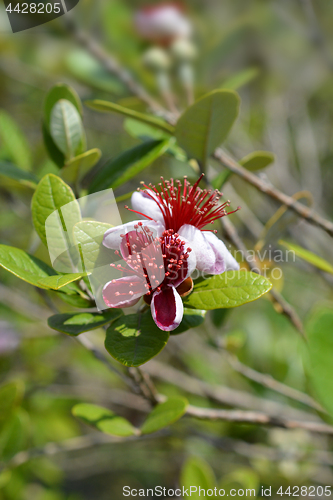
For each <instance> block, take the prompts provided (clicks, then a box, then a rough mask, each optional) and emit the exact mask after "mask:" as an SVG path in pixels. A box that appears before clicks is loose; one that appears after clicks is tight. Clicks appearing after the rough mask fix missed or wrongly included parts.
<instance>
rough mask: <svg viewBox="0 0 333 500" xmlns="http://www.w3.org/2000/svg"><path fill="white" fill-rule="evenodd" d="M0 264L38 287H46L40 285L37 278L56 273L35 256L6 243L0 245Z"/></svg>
mask: <svg viewBox="0 0 333 500" xmlns="http://www.w3.org/2000/svg"><path fill="white" fill-rule="evenodd" d="M0 266H1V267H3V268H4V269H6V270H7V271H9V272H10V273H12V274H15V276H17V277H18V278H21V280H23V281H26V282H27V283H30V284H31V285H34V286H37V287H39V288H47V287H46V286H43V285H41V284H40V283H39V280H41V279H42V278H47V277H48V276H53V275H55V274H56V272H55V271H54V269H52V268H51V267H49V266H48V265H47V264H45V262H42V261H41V260H39V259H37V257H34V256H33V255H29V254H28V253H26V252H24V251H23V250H21V249H19V248H15V247H10V246H8V245H0Z"/></svg>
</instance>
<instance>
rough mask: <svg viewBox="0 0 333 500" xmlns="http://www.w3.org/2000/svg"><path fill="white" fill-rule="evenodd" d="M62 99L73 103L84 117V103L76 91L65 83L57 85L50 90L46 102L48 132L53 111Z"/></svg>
mask: <svg viewBox="0 0 333 500" xmlns="http://www.w3.org/2000/svg"><path fill="white" fill-rule="evenodd" d="M60 99H66V100H67V101H69V102H71V103H72V104H73V105H74V106H75V107H76V109H77V110H78V112H79V114H80V115H81V116H82V112H83V110H82V103H81V100H80V98H79V96H78V94H77V93H76V91H75V90H74V89H73V88H72V87H70V86H69V85H66V84H65V83H57V84H56V85H54V86H53V87H52V88H51V89H50V90H49V92H48V93H47V95H46V97H45V101H44V122H45V124H46V126H47V129H48V130H49V127H50V121H51V113H52V109H53V107H54V105H55V104H56V103H57V102H58V101H60Z"/></svg>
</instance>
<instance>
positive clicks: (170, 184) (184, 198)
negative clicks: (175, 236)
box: [126, 174, 240, 231]
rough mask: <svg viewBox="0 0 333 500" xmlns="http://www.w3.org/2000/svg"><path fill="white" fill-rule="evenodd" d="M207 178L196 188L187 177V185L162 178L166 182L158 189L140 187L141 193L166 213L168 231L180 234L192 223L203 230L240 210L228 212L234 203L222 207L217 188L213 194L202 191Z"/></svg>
mask: <svg viewBox="0 0 333 500" xmlns="http://www.w3.org/2000/svg"><path fill="white" fill-rule="evenodd" d="M203 175H204V174H202V175H201V176H200V177H199V179H198V180H197V182H196V183H195V184H194V185H193V186H191V184H190V183H189V182H188V180H187V178H186V177H184V183H183V184H182V183H181V182H180V181H179V180H176V181H174V180H173V179H171V180H170V181H165V180H164V179H163V177H161V181H162V182H160V183H159V184H158V188H157V187H156V186H154V185H152V184H149V185H148V186H147V185H146V184H144V183H142V184H143V186H144V188H145V189H140V188H139V189H138V191H143V192H144V193H145V194H146V195H147V196H149V197H150V198H151V199H152V200H153V201H154V202H155V203H157V205H158V206H159V208H160V210H161V212H162V214H163V218H164V222H165V227H166V229H171V228H172V229H174V230H175V231H178V230H179V228H180V227H181V226H182V225H184V224H191V225H192V226H195V227H196V228H198V229H202V228H203V227H204V226H206V225H207V224H213V222H214V221H215V220H216V219H219V218H220V217H224V216H225V215H230V214H232V213H234V212H236V211H237V210H239V208H240V207H238V208H237V209H236V210H233V211H232V212H227V210H226V207H229V205H230V201H229V200H228V201H226V202H225V203H222V204H219V201H220V198H221V196H222V193H220V192H219V191H218V190H217V189H216V190H215V191H212V190H207V189H201V188H199V182H200V181H201V179H202V177H203ZM126 208H128V207H126ZM129 210H131V209H129ZM131 212H135V213H137V214H139V215H143V216H144V217H147V218H148V219H151V218H150V217H149V216H148V215H146V214H142V213H140V212H137V211H136V210H131Z"/></svg>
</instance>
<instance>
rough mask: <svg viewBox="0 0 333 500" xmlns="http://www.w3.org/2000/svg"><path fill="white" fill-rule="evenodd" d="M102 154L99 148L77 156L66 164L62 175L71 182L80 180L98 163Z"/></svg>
mask: <svg viewBox="0 0 333 500" xmlns="http://www.w3.org/2000/svg"><path fill="white" fill-rule="evenodd" d="M101 156H102V152H101V150H100V149H97V148H95V149H90V150H89V151H86V152H85V153H83V154H81V155H79V156H75V157H74V158H72V159H71V160H69V161H68V162H67V163H66V164H65V166H64V168H63V169H62V170H61V177H62V178H63V179H64V181H66V182H69V183H70V184H73V183H75V182H77V181H80V180H81V179H83V177H84V176H85V175H86V174H87V173H88V172H89V170H90V169H91V168H92V167H93V166H95V165H96V163H98V161H99V160H100V158H101Z"/></svg>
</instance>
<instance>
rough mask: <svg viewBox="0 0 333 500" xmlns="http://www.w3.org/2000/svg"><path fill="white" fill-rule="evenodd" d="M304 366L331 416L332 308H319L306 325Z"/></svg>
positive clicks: (332, 402) (332, 378)
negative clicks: (306, 339)
mask: <svg viewBox="0 0 333 500" xmlns="http://www.w3.org/2000/svg"><path fill="white" fill-rule="evenodd" d="M306 333H307V338H308V342H307V345H306V351H305V353H304V367H305V369H306V371H307V373H308V375H309V378H310V381H311V385H312V387H313V389H314V391H315V394H316V395H317V396H318V399H319V401H320V402H321V403H322V405H323V406H324V407H325V408H326V409H327V410H328V411H329V413H330V415H331V416H332V417H333V398H332V393H333V371H332V358H333V309H329V308H323V309H319V310H318V311H316V312H315V313H314V315H313V316H312V317H311V319H310V320H309V322H308V324H307V326H306Z"/></svg>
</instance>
